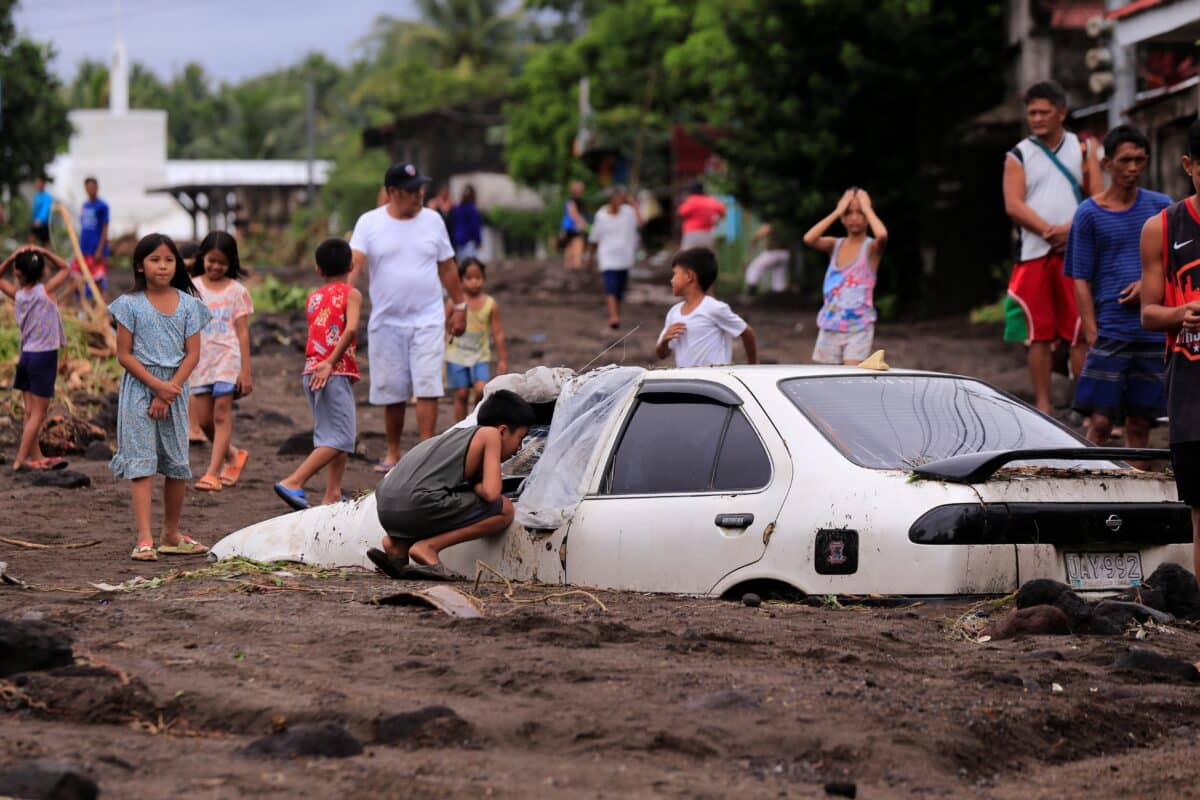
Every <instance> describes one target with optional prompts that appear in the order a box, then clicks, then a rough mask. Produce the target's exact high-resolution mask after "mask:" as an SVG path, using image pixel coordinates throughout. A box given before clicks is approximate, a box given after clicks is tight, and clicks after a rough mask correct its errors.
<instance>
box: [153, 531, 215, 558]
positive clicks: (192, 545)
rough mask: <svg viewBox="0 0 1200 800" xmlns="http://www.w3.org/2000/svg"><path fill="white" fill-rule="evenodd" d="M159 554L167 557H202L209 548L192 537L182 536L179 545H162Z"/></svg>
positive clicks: (159, 547)
mask: <svg viewBox="0 0 1200 800" xmlns="http://www.w3.org/2000/svg"><path fill="white" fill-rule="evenodd" d="M158 552H160V553H162V554H163V555H166V556H202V555H204V554H205V553H207V552H208V548H207V547H205V546H204V545H202V544H200V543H199V542H197V541H196V540H195V539H193V538H192V537H190V536H182V535H181V536H180V537H179V543H178V544H160V545H159V546H158Z"/></svg>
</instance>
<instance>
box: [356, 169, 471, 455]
mask: <svg viewBox="0 0 1200 800" xmlns="http://www.w3.org/2000/svg"><path fill="white" fill-rule="evenodd" d="M427 183H429V178H427V177H425V176H424V175H421V174H420V173H419V172H418V171H417V168H416V167H415V166H413V165H412V164H395V165H393V166H392V167H390V168H389V169H388V171H387V173H386V174H385V175H384V179H383V186H384V190H385V191H386V192H387V204H386V205H382V206H380V207H379V208H376V209H374V210H372V211H368V212H367V213H365V214H363V215H362V216H361V217H359V218H358V222H356V223H355V224H354V233H353V234H352V235H351V237H350V248H351V250H352V252H353V256H354V266H353V268H352V269H351V271H350V284H351V285H354V284H355V283H356V282H357V280H358V276H359V274H360V273H361V272H362V269H363V267H364V266H365V267H366V268H367V273H368V276H369V289H370V298H371V318H370V321H369V322H368V323H367V344H368V347H367V358H368V362H369V365H370V373H371V392H370V400H371V402H372V403H373V404H375V405H382V406H386V409H385V412H384V413H385V416H384V420H385V430H386V435H387V455H386V456H385V457H384V459H383V460H382V461H380V462H379V463H378V464H376V465H375V471H376V472H387V471H388V470H390V469H391V468H392V467H393V466H395V464H396V462H397V461H399V460H400V435H401V434H402V433H403V432H404V407H405V404H406V403H407V402H408V401H409V399H410V398H412V397H414V396H415V397H416V398H417V427H418V429H419V431H420V435H421V439H422V440H424V439H429V438H432V436H433V434H434V428H435V426H436V425H437V403H438V399H439V398H440V397H441V396H442V394H443V389H442V358H443V355H444V353H445V349H446V334H447V333H449V334H450V335H451V336H458V335H459V334H461V333H462V332H463V331H465V330H466V328H467V300H466V296H465V295H464V294H463V290H462V286H461V285H460V284H459V281H458V268H457V266H456V265H455V262H454V248H452V247H451V246H450V237H449V235H447V233H446V225H445V223H444V222H442V217H441V215H439V214H438V213H437V212H436V211H433V210H432V209H428V208H425V184H427ZM443 288H445V290H446V292H447V293H448V294H449V295H450V303H451V313H450V315H449V317H448V318H447V315H446V307H445V305H444V303H443V300H442V289H443Z"/></svg>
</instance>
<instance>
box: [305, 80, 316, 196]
mask: <svg viewBox="0 0 1200 800" xmlns="http://www.w3.org/2000/svg"><path fill="white" fill-rule="evenodd" d="M316 117H317V85H316V81H315V80H314V79H313V76H312V75H309V76H308V84H307V85H306V86H305V92H304V139H305V150H306V151H307V152H306V153H305V156H306V158H307V160H308V196H307V198H306V200H307V202H308V207H309V208H313V207H315V206H316V202H317V185H316V175H315V174H314V169H315V165H314V163H313V162H314V161H315V159H316V157H317V119H316Z"/></svg>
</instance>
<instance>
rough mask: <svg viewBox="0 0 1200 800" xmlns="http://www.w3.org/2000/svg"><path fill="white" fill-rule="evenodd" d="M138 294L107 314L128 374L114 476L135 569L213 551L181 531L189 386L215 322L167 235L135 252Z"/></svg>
mask: <svg viewBox="0 0 1200 800" xmlns="http://www.w3.org/2000/svg"><path fill="white" fill-rule="evenodd" d="M133 280H134V289H133V291H131V292H129V293H128V294H125V295H122V296H121V297H118V298H117V299H116V300H115V301H113V303H112V305H111V306H109V311H110V313H111V314H112V316H113V319H115V320H116V321H117V361H119V362H120V364H121V366H122V367H124V368H125V377H124V378H123V379H122V381H121V392H120V396H119V398H118V407H117V453H116V455H115V456H113V459H112V462H111V463H110V464H109V468H110V469H112V471H113V474H115V475H116V476H117V477H118V478H126V479H128V480H129V481H131V482H132V491H133V517H134V522H135V523H136V525H137V544H136V546H135V547H134V549H133V553H132V557H133V559H134V560H135V561H157V560H158V554H159V553H163V554H164V555H203V554H204V553H206V552H208V548H207V547H205V546H204V545H202V544H200V543H199V542H197V541H196V540H194V539H192V538H191V537H189V536H184V535H183V534H182V533H180V531H179V515H180V512H181V511H182V509H183V495H184V490H185V488H186V486H187V481H189V480H191V478H192V470H191V468H190V466H189V465H188V413H187V398H188V391H187V379H188V375H190V374H191V372H192V370H194V369H195V368H196V362H197V361H198V360H199V359H200V330H201V329H202V328H203V327H204V326H205V325H206V324H208V320H209V317H210V314H209V311H208V309H207V308H206V307H205V305H204V303H202V302H200V300H199V299H198V298H197V292H196V287H195V286H193V285H192V280H191V278H189V277H188V273H187V268H186V267H185V266H184V263H183V258H182V257H181V256H180V255H179V249H178V248H176V246H175V242H173V241H171V239H170V238H169V237H167V236H164V235H162V234H161V233H152V234H150V235H149V236H145V237H143V238H142V240H141V241H140V242H138V244H137V247H136V248H134V251H133ZM157 473H161V474H162V475H163V476H164V477H165V478H166V480H165V482H164V485H163V505H164V509H163V529H162V535H161V538H160V542H159V547H158V549H157V550H155V548H154V536H153V534H152V533H151V530H150V510H151V508H150V506H151V497H152V495H153V492H154V486H153V480H154V475H155V474H157Z"/></svg>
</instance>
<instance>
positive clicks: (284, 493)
mask: <svg viewBox="0 0 1200 800" xmlns="http://www.w3.org/2000/svg"><path fill="white" fill-rule="evenodd" d="M275 494H277V495H279V499H280V500H282V501H283V502H285V503H287V504H288V505H289V506H291V507H292V508H293V509H295V510H296V511H303V510H304V509H306V508H308V507H309V505H310V504H309V502H308V495H306V494H305V493H304V490H303V489H289V488H287V487H286V486H284V485H283V484H282V483H277V484H275Z"/></svg>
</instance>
